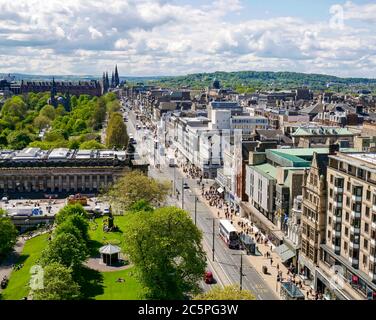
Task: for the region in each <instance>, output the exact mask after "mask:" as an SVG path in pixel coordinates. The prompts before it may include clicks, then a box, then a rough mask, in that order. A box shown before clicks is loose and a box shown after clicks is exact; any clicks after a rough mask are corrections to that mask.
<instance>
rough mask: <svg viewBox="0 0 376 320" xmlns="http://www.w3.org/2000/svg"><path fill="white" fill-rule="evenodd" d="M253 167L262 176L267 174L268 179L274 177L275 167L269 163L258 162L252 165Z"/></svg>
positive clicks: (275, 174)
mask: <svg viewBox="0 0 376 320" xmlns="http://www.w3.org/2000/svg"><path fill="white" fill-rule="evenodd" d="M252 168H253V169H255V170H256V171H258V172H259V173H261V174H262V175H264V176H267V177H268V178H269V179H276V177H277V169H276V167H274V166H272V165H271V164H269V163H264V164H259V165H257V166H252Z"/></svg>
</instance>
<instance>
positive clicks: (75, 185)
mask: <svg viewBox="0 0 376 320" xmlns="http://www.w3.org/2000/svg"><path fill="white" fill-rule="evenodd" d="M73 183H74V186H73V188H74V192H77V175H76V174H75V175H74V177H73Z"/></svg>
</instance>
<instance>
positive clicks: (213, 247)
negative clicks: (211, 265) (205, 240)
mask: <svg viewBox="0 0 376 320" xmlns="http://www.w3.org/2000/svg"><path fill="white" fill-rule="evenodd" d="M206 219H208V220H212V221H213V232H212V260H213V261H214V258H215V220H217V219H218V218H206Z"/></svg>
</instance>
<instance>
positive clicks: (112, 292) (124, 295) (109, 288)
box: [94, 268, 143, 300]
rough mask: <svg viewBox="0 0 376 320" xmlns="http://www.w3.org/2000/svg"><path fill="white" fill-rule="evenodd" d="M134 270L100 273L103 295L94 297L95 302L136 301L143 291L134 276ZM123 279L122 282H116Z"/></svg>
mask: <svg viewBox="0 0 376 320" xmlns="http://www.w3.org/2000/svg"><path fill="white" fill-rule="evenodd" d="M132 272H134V268H130V269H127V270H122V271H115V272H101V275H102V276H103V282H102V286H103V293H102V294H99V295H97V296H95V297H94V299H95V300H138V299H141V294H142V292H143V289H142V287H141V285H140V283H139V282H138V280H137V279H136V277H135V276H134V275H132ZM118 278H123V279H124V280H125V281H124V282H116V280H117V279H118Z"/></svg>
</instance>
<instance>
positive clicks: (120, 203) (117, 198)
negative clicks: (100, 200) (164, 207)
mask: <svg viewBox="0 0 376 320" xmlns="http://www.w3.org/2000/svg"><path fill="white" fill-rule="evenodd" d="M170 189H171V185H170V183H169V182H159V181H157V180H155V179H153V178H151V177H148V176H147V175H145V174H144V173H142V172H141V171H138V170H134V171H131V172H127V173H126V174H124V176H122V177H121V178H119V179H118V180H117V181H116V183H115V184H114V185H113V186H112V187H111V188H110V190H109V191H108V192H107V193H106V194H105V197H106V198H107V199H109V201H110V202H111V203H113V204H114V206H115V207H116V206H117V207H120V208H121V209H123V210H128V209H129V208H131V207H132V206H133V205H134V204H135V203H137V202H138V201H140V200H144V201H146V202H147V203H149V204H150V205H152V206H157V205H158V204H161V203H163V202H164V201H165V200H166V197H167V195H168V193H169V191H170Z"/></svg>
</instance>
